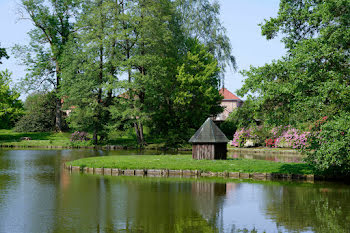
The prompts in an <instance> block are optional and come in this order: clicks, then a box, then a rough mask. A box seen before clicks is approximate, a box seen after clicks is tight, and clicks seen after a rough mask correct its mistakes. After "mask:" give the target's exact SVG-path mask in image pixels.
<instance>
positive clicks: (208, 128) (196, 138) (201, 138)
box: [189, 118, 228, 143]
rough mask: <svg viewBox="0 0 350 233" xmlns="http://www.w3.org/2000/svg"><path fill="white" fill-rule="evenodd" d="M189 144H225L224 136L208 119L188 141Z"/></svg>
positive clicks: (226, 140)
mask: <svg viewBox="0 0 350 233" xmlns="http://www.w3.org/2000/svg"><path fill="white" fill-rule="evenodd" d="M189 142H191V143H226V142H228V139H227V137H226V136H225V134H224V133H223V132H222V131H221V130H220V129H219V127H217V126H216V125H215V123H214V122H213V121H212V120H211V119H210V118H208V119H207V120H206V121H205V122H204V123H203V125H202V126H201V127H200V128H199V129H198V130H197V132H196V133H195V134H194V135H193V136H192V137H191V139H190V140H189Z"/></svg>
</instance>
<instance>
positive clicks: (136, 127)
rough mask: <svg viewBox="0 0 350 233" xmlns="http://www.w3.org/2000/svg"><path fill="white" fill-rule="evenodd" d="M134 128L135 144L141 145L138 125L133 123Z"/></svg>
mask: <svg viewBox="0 0 350 233" xmlns="http://www.w3.org/2000/svg"><path fill="white" fill-rule="evenodd" d="M134 128H135V134H136V140H137V144H139V145H140V144H141V140H140V130H139V126H138V124H137V123H136V122H135V123H134Z"/></svg>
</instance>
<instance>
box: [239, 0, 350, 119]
mask: <svg viewBox="0 0 350 233" xmlns="http://www.w3.org/2000/svg"><path fill="white" fill-rule="evenodd" d="M349 25H350V2H349V1H348V0H327V1H325V0H298V1H293V0H282V1H281V3H280V9H279V12H278V16H277V17H275V18H271V19H269V20H266V21H265V22H264V23H263V24H262V25H261V26H262V34H263V35H264V36H266V38H267V39H272V38H274V37H276V36H277V35H278V34H279V33H281V34H282V35H283V39H282V41H283V42H284V44H285V46H286V48H287V54H286V56H284V57H283V58H282V59H280V60H277V61H274V62H272V64H267V65H265V66H262V67H251V69H250V70H248V71H244V72H243V74H244V75H245V76H247V79H246V80H245V83H244V85H243V87H242V89H241V90H240V94H241V95H244V94H247V93H249V92H252V93H255V94H256V95H258V96H259V98H258V103H259V104H258V105H259V106H260V109H261V111H262V112H263V113H264V114H265V117H266V120H267V122H268V123H271V124H298V123H301V122H310V121H314V120H317V119H320V118H321V117H322V116H325V115H328V116H331V115H337V114H338V113H339V112H342V111H346V112H349V111H350V108H349V105H348V104H347V103H348V102H349V101H350V80H349V76H350V67H349V63H350V31H349Z"/></svg>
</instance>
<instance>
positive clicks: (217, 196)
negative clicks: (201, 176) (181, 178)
mask: <svg viewBox="0 0 350 233" xmlns="http://www.w3.org/2000/svg"><path fill="white" fill-rule="evenodd" d="M225 195H226V183H212V182H200V181H198V182H193V183H192V198H193V203H194V206H195V209H196V210H197V211H198V212H199V214H200V215H201V216H202V217H203V218H204V219H205V220H207V221H208V223H209V224H210V225H211V226H217V227H218V228H219V229H222V227H223V224H222V209H223V205H224V197H225Z"/></svg>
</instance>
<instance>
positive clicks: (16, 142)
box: [0, 129, 71, 147]
mask: <svg viewBox="0 0 350 233" xmlns="http://www.w3.org/2000/svg"><path fill="white" fill-rule="evenodd" d="M70 135H71V133H53V132H38V133H37V132H35V133H18V132H14V131H12V130H4V129H2V130H0V145H1V146H18V147H50V146H62V147H69V146H70V145H71V144H70V141H69V139H70ZM23 137H30V138H31V140H21V138H23Z"/></svg>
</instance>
